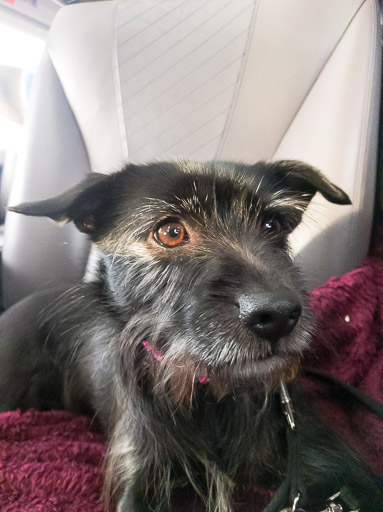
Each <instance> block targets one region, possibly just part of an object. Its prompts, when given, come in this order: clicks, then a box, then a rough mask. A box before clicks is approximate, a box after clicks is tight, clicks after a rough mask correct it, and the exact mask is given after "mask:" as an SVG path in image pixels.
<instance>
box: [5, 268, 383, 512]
mask: <svg viewBox="0 0 383 512" xmlns="http://www.w3.org/2000/svg"><path fill="white" fill-rule="evenodd" d="M311 304H312V307H313V309H314V311H315V313H316V315H317V317H318V327H319V329H318V335H317V338H316V340H315V343H314V350H313V352H312V355H311V356H310V361H309V363H310V364H311V365H312V366H315V367H316V368H321V369H325V370H328V371H330V372H331V373H332V374H333V375H335V376H337V377H339V378H341V379H343V380H346V381H347V382H349V383H351V384H353V385H355V386H357V387H359V388H360V389H362V390H364V391H365V392H368V393H369V394H371V395H373V396H374V397H375V398H377V399H379V400H381V401H382V402H383V379H382V375H383V354H382V350H383V348H382V347H383V323H382V317H383V261H381V260H378V259H369V260H368V261H367V262H366V264H365V265H364V266H362V267H360V268H359V269H356V270H354V271H353V272H350V273H349V274H347V275H345V276H344V277H342V278H333V279H331V280H330V281H328V282H327V283H326V284H325V285H324V286H322V287H320V288H318V289H317V290H315V291H314V292H313V293H312V295H311ZM311 385H312V387H313V388H314V387H315V388H316V390H317V393H318V407H319V408H320V410H321V411H322V413H323V414H324V415H325V416H327V418H328V419H329V420H330V421H331V422H332V423H333V424H335V426H336V428H337V429H338V430H340V431H341V432H342V433H344V434H345V435H346V436H348V437H349V438H350V440H351V442H353V444H354V445H355V446H356V448H357V449H358V450H360V451H361V452H362V453H363V454H364V455H365V456H366V457H367V458H368V459H369V460H370V461H371V463H372V464H373V465H374V467H375V469H376V470H377V471H378V472H383V468H382V460H383V428H382V426H381V423H380V424H379V421H378V420H377V419H376V418H374V417H373V416H372V415H369V414H366V413H364V411H361V410H357V411H354V410H352V409H351V407H350V408H348V407H347V408H346V410H345V409H344V408H343V410H342V411H341V410H340V409H339V408H338V407H336V406H335V405H334V403H333V401H329V399H328V394H329V393H328V392H329V390H330V393H331V388H328V387H327V386H323V385H322V386H319V385H318V386H314V384H311ZM361 440H362V442H361ZM104 454H105V444H104V439H103V436H102V435H101V434H100V433H99V432H98V431H97V430H96V429H94V428H92V425H91V422H90V420H89V419H87V418H82V417H80V418H79V417H76V418H73V417H72V416H71V415H70V414H68V413H66V412H63V411H53V412H37V411H34V410H31V411H27V412H25V413H20V412H19V411H16V412H9V413H3V414H0V510H1V511H2V512H27V511H28V512H29V511H31V512H32V511H33V512H37V511H44V512H101V511H102V510H104V507H103V506H102V503H101V500H100V495H101V487H102V469H101V464H102V460H103V457H104ZM269 499H270V494H269V493H267V492H265V493H263V495H262V493H261V494H260V493H258V494H257V495H256V496H254V497H252V498H251V503H249V504H248V507H246V508H247V509H248V510H249V511H251V512H256V511H259V510H260V509H261V507H263V506H264V504H265V502H267V501H268V500H269ZM194 503H195V498H194V497H192V496H190V497H189V499H188V500H186V501H185V496H178V497H176V500H175V509H176V510H177V511H178V510H179V511H182V512H186V511H191V510H192V509H193V508H194V506H193V504H194Z"/></svg>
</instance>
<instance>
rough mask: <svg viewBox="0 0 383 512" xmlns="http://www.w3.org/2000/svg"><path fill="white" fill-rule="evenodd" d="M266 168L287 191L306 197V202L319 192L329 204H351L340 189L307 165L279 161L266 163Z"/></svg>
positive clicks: (298, 162) (297, 162)
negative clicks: (300, 193) (302, 194)
mask: <svg viewBox="0 0 383 512" xmlns="http://www.w3.org/2000/svg"><path fill="white" fill-rule="evenodd" d="M266 167H267V169H268V170H270V171H272V172H274V173H275V175H276V176H278V179H279V180H280V181H281V183H283V185H284V186H285V187H286V188H287V189H289V190H291V191H292V192H295V193H296V192H302V193H304V194H305V195H308V202H309V201H310V200H311V199H312V197H313V196H314V194H315V193H316V192H320V193H321V194H322V196H323V197H324V198H325V199H327V200H328V201H330V202H331V203H335V204H351V200H350V198H349V197H348V195H347V194H346V193H345V192H344V191H343V190H342V189H340V188H339V187H337V186H336V185H334V184H333V183H331V181H329V180H328V179H327V178H326V176H324V174H322V173H321V172H320V171H319V170H318V169H315V168H314V167H312V166H311V165H309V164H306V163H304V162H300V161H298V160H280V161H276V162H266Z"/></svg>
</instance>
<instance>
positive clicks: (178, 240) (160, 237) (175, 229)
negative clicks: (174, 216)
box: [153, 221, 188, 247]
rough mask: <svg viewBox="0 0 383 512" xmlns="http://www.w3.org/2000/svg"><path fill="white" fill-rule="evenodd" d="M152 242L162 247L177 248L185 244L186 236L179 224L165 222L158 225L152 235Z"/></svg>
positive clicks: (184, 230) (183, 228)
mask: <svg viewBox="0 0 383 512" xmlns="http://www.w3.org/2000/svg"><path fill="white" fill-rule="evenodd" d="M153 237H154V240H155V241H156V242H157V243H158V244H160V245H163V246H164V247H177V246H178V245H181V244H183V243H185V242H186V241H187V239H188V235H187V232H186V229H185V227H184V226H183V225H182V224H181V223H180V222H171V221H166V222H163V223H162V224H160V225H159V226H158V227H157V229H156V230H155V231H154V234H153Z"/></svg>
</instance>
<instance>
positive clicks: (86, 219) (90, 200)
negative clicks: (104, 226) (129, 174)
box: [7, 173, 111, 234]
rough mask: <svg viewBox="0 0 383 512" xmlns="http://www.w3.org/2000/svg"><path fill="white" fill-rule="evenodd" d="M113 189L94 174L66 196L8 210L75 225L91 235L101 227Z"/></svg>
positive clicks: (107, 181) (68, 191)
mask: <svg viewBox="0 0 383 512" xmlns="http://www.w3.org/2000/svg"><path fill="white" fill-rule="evenodd" d="M110 186H111V180H110V176H106V175H104V174H98V173H91V174H88V176H87V177H86V178H85V179H84V180H83V181H81V182H80V183H79V184H78V185H76V186H75V187H73V188H71V189H70V190H67V191H66V192H64V193H63V194H60V195H58V196H56V197H52V198H51V199H45V200H43V201H36V202H31V203H22V204H19V205H17V206H9V207H8V208H7V210H9V211H11V212H16V213H22V214H23V215H32V216H34V217H49V218H51V219H53V220H55V221H56V222H58V223H67V222H70V221H73V222H74V223H75V224H76V226H77V228H78V229H79V230H80V231H82V232H84V233H89V234H90V233H93V232H95V231H96V230H97V228H98V227H99V223H100V213H101V210H102V206H103V205H104V204H105V201H106V200H107V197H108V191H109V189H110Z"/></svg>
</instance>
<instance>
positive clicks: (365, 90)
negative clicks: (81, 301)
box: [3, 0, 381, 306]
mask: <svg viewBox="0 0 383 512" xmlns="http://www.w3.org/2000/svg"><path fill="white" fill-rule="evenodd" d="M378 7H379V6H378V1H377V0H321V1H320V2H318V1H317V0H243V1H241V2H237V1H235V0H209V1H206V0H195V1H193V2H184V1H182V0H140V1H139V2H137V1H136V0H115V1H110V2H95V3H84V4H77V5H73V6H67V7H64V8H62V9H61V10H60V11H59V13H58V15H57V17H56V19H55V21H54V23H53V26H52V28H51V32H50V37H49V41H48V45H47V51H46V53H45V55H44V58H43V61H42V63H41V66H40V70H39V73H38V76H37V77H36V83H35V87H34V93H33V105H32V108H31V112H30V116H29V121H28V136H27V140H26V145H25V150H24V152H23V157H22V158H21V159H20V162H19V165H18V169H17V172H16V174H15V177H14V180H13V187H12V191H11V197H10V202H11V203H13V204H16V203H19V202H23V201H26V200H38V199H42V198H46V197H49V196H52V195H54V194H56V193H59V192H61V191H62V190H63V189H65V188H67V187H69V186H71V185H73V184H74V183H76V182H78V181H79V180H80V179H81V178H82V177H83V176H84V175H85V174H86V173H87V172H90V171H96V172H105V173H107V172H110V171H113V170H116V169H118V168H119V167H120V166H122V165H123V164H124V162H127V161H131V162H143V161H148V160H152V159H165V158H166V159H170V158H174V157H183V158H191V159H196V160H211V159H222V160H241V161H246V162H255V161H257V160H260V159H280V158H292V159H300V160H304V161H306V162H308V163H310V164H313V165H314V166H316V167H318V168H319V169H321V170H322V171H323V172H324V173H325V174H326V175H327V176H328V177H329V178H330V179H331V180H332V181H334V182H335V183H336V184H337V185H338V186H340V187H342V188H343V189H344V190H345V191H346V192H347V193H348V194H349V195H350V197H351V199H352V201H353V204H352V206H349V207H339V206H336V205H330V204H329V203H327V204H326V203H325V201H322V200H321V198H320V197H318V198H315V201H314V203H313V205H312V206H311V207H310V209H309V211H308V212H307V215H306V216H305V217H306V218H305V222H304V223H303V224H304V225H303V226H302V227H300V228H299V229H298V230H297V232H294V233H293V235H292V244H293V248H294V250H295V252H296V254H297V256H298V257H299V259H302V260H303V261H302V262H303V265H304V266H305V268H306V271H307V273H308V276H309V284H310V286H315V285H317V284H319V283H322V282H324V281H325V280H326V279H327V278H328V277H330V276H332V275H337V274H342V273H344V272H346V271H348V270H349V269H351V268H352V267H354V266H355V265H357V264H358V263H361V262H362V260H363V259H364V257H365V256H366V254H367V249H368V245H369V238H370V229H371V219H372V210H373V202H374V189H375V169H376V152H377V132H378V117H379V101H380V98H379V94H380V77H381V69H380V66H381V53H380V35H379V31H378V28H379V22H378ZM88 250H89V247H88V242H87V240H86V238H84V236H83V235H81V234H80V233H78V232H77V231H76V230H75V228H74V227H73V226H65V227H64V228H59V227H56V226H54V225H53V224H50V222H49V221H47V220H45V219H34V218H25V217H22V216H18V215H16V214H12V213H9V214H8V215H7V219H6V226H5V246H4V252H3V295H4V301H5V305H6V306H9V305H10V304H12V303H13V302H15V301H16V300H18V299H20V298H21V297H23V296H25V295H26V294H27V293H29V292H31V291H33V290H34V289H36V288H37V287H39V286H41V284H43V283H46V282H54V281H56V280H63V279H64V280H67V279H70V278H74V279H75V278H78V277H80V276H81V275H82V274H83V272H84V269H85V266H86V261H87V255H88Z"/></svg>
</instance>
